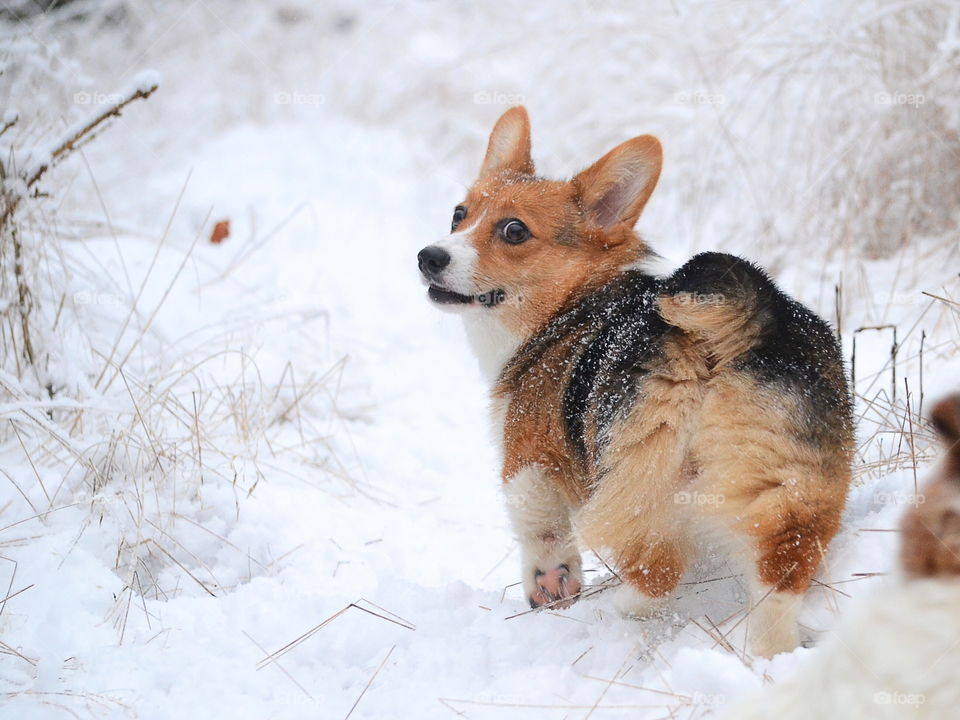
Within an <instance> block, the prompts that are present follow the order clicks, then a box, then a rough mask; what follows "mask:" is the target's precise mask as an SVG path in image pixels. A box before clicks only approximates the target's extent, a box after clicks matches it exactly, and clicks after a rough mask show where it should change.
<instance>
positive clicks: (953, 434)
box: [930, 393, 960, 473]
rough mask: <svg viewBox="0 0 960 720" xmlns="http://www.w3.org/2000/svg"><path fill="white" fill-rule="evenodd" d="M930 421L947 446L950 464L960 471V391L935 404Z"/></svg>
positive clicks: (956, 470)
mask: <svg viewBox="0 0 960 720" xmlns="http://www.w3.org/2000/svg"><path fill="white" fill-rule="evenodd" d="M930 422H932V423H933V427H934V428H935V429H936V431H937V434H938V435H939V436H940V440H941V441H942V442H943V444H944V445H946V447H947V457H948V458H949V460H950V464H949V466H950V467H952V468H955V472H958V473H960V393H954V394H953V395H949V396H948V397H945V398H944V399H943V400H941V401H940V402H938V403H937V404H936V405H934V406H933V410H932V411H931V413H930Z"/></svg>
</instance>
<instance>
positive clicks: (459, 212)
mask: <svg viewBox="0 0 960 720" xmlns="http://www.w3.org/2000/svg"><path fill="white" fill-rule="evenodd" d="M466 216H467V209H466V208H465V207H464V206H463V205H457V206H456V207H455V208H454V209H453V221H452V222H451V223H450V232H453V231H454V230H456V229H457V225H459V224H460V223H462V222H463V219H464V218H465V217H466Z"/></svg>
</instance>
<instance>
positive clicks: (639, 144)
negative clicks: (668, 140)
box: [573, 135, 663, 230]
mask: <svg viewBox="0 0 960 720" xmlns="http://www.w3.org/2000/svg"><path fill="white" fill-rule="evenodd" d="M662 165H663V148H662V147H661V146H660V141H659V140H657V139H656V138H655V137H654V136H653V135H642V136H640V137H636V138H634V139H633V140H627V142H625V143H623V144H622V145H618V146H617V147H615V148H614V149H613V150H611V151H610V152H608V153H607V154H606V155H604V156H603V157H602V158H600V159H599V160H597V162H595V163H594V164H593V165H591V166H590V167H588V168H587V169H586V170H584V171H583V172H581V173H580V174H579V175H577V176H576V177H575V178H574V179H573V183H574V185H575V186H576V187H577V190H578V192H579V195H580V203H581V205H582V206H583V209H584V210H585V211H586V212H587V214H588V215H589V216H590V218H591V219H592V220H593V222H594V223H596V224H597V225H599V226H600V227H601V228H603V229H605V230H606V229H609V228H611V227H613V226H614V225H619V224H621V223H623V224H625V225H627V226H628V227H631V228H632V227H633V226H634V225H636V223H637V220H638V219H639V217H640V213H641V212H643V206H644V205H646V204H647V200H649V199H650V194H651V193H652V192H653V188H654V187H656V185H657V179H658V178H659V177H660V168H661V167H662Z"/></svg>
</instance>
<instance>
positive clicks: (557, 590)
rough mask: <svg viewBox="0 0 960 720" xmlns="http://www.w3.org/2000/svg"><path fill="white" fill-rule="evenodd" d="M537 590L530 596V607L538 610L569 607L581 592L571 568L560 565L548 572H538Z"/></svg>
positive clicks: (578, 582)
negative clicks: (539, 608) (547, 606)
mask: <svg viewBox="0 0 960 720" xmlns="http://www.w3.org/2000/svg"><path fill="white" fill-rule="evenodd" d="M536 579H537V589H536V590H534V592H533V594H532V595H531V596H530V607H533V608H538V607H543V606H544V605H549V606H550V607H559V608H564V607H569V606H570V605H572V604H573V602H574V601H575V600H576V597H575V596H576V594H577V593H579V592H580V581H579V580H577V579H576V578H575V577H573V576H572V575H571V574H570V568H569V567H567V566H566V565H560V566H558V567H555V568H553V570H547V571H546V572H543V571H539V570H538V571H537V575H536Z"/></svg>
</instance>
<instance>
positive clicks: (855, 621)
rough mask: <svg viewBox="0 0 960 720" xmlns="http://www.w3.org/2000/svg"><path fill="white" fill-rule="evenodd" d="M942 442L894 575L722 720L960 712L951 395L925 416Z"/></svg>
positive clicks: (957, 442)
mask: <svg viewBox="0 0 960 720" xmlns="http://www.w3.org/2000/svg"><path fill="white" fill-rule="evenodd" d="M932 420H933V424H934V426H935V427H936V428H937V430H938V432H939V433H940V435H941V437H942V438H943V440H944V441H945V442H946V444H947V457H946V459H945V461H944V466H943V468H942V470H941V472H940V474H939V475H938V476H937V477H936V478H935V479H934V480H933V481H932V482H931V483H929V484H928V485H927V487H926V488H925V491H924V497H925V501H924V502H923V503H922V504H921V505H919V506H918V507H916V508H914V509H913V510H911V511H910V512H909V513H908V514H907V515H906V517H905V518H904V522H903V527H902V529H903V546H902V554H901V575H900V576H899V577H898V578H897V579H896V581H895V583H894V584H893V585H892V586H891V587H889V588H887V589H885V591H883V592H881V593H878V595H877V596H876V597H873V598H871V599H870V600H869V601H867V602H865V603H863V604H861V605H860V606H858V607H857V608H855V609H854V610H853V611H852V612H851V613H850V615H849V616H848V617H847V618H845V619H844V621H843V622H842V623H841V625H840V627H839V628H837V630H836V631H835V633H834V634H833V635H832V636H831V637H830V639H829V640H827V641H826V642H825V643H824V645H823V647H822V648H821V649H819V650H818V651H817V655H816V656H815V657H813V658H811V659H810V662H809V663H808V664H807V665H805V666H804V667H803V668H802V669H801V670H800V671H799V672H798V673H797V675H796V676H794V677H792V678H790V679H788V680H785V681H784V682H782V683H780V684H778V685H776V686H774V687H770V688H766V689H764V690H763V691H762V692H760V693H758V694H757V695H755V696H753V697H750V698H747V699H746V700H745V701H744V702H742V703H740V704H738V705H734V706H733V707H731V708H729V710H727V711H726V712H725V713H724V714H723V718H724V720H768V719H770V718H773V719H775V720H800V719H801V718H803V720H808V719H810V718H817V719H823V720H827V719H829V718H843V720H860V719H861V718H862V719H863V720H884V719H886V718H916V719H917V720H920V719H923V720H948V719H953V718H958V717H960V678H958V669H960V395H954V396H952V397H950V398H947V399H946V400H943V401H941V402H940V403H939V404H938V405H937V406H936V408H935V409H934V411H933V413H932Z"/></svg>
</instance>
